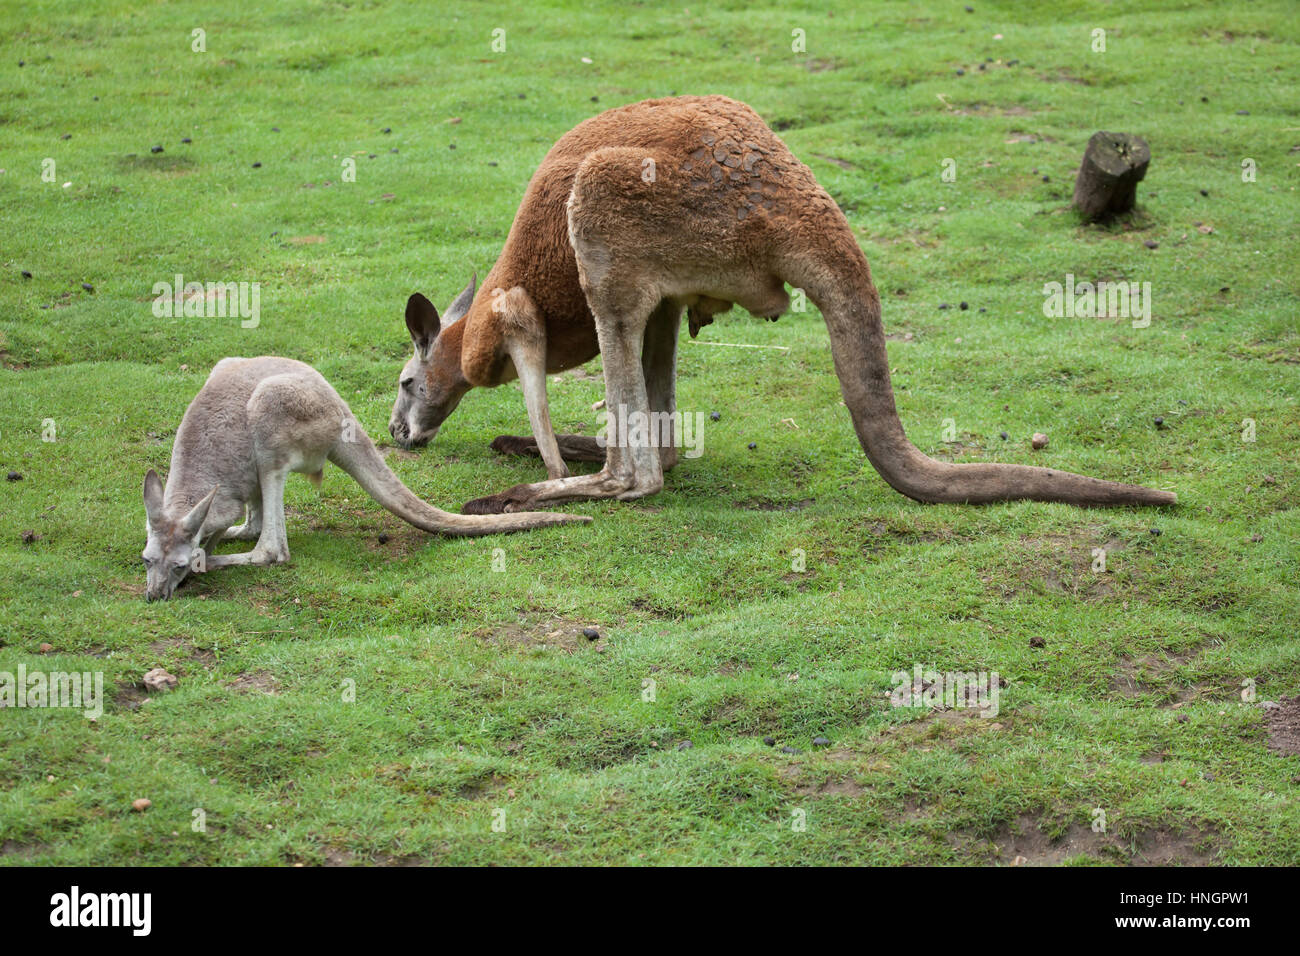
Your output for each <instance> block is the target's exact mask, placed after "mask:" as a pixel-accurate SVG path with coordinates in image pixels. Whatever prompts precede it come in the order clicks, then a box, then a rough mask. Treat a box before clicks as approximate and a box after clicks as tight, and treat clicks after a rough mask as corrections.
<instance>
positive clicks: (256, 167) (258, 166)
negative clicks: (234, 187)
mask: <svg viewBox="0 0 1300 956" xmlns="http://www.w3.org/2000/svg"><path fill="white" fill-rule="evenodd" d="M253 168H254V169H261V168H262V164H261V163H254V164H253Z"/></svg>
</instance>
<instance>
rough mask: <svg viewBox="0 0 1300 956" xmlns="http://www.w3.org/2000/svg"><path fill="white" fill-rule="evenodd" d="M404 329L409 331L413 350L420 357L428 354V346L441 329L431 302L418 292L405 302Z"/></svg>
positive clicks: (436, 311)
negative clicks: (414, 349)
mask: <svg viewBox="0 0 1300 956" xmlns="http://www.w3.org/2000/svg"><path fill="white" fill-rule="evenodd" d="M406 328H407V329H408V330H409V331H410V333H411V341H412V342H414V343H415V348H416V350H417V351H418V352H419V353H420V354H421V355H424V354H427V353H428V351H429V346H430V345H432V344H433V340H434V339H436V338H437V337H438V332H439V331H440V329H441V325H440V324H439V322H438V310H437V309H435V308H434V307H433V303H432V302H430V301H429V300H428V299H426V298H425V297H424V296H422V295H421V294H420V293H418V292H417V293H415V295H413V296H411V297H410V298H409V299H407V300H406Z"/></svg>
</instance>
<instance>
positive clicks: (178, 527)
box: [142, 356, 591, 601]
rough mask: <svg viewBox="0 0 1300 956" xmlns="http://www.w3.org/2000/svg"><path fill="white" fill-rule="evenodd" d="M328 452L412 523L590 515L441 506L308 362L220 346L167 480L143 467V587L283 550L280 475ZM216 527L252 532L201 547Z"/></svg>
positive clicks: (520, 527) (314, 475) (152, 588)
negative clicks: (247, 547) (230, 550)
mask: <svg viewBox="0 0 1300 956" xmlns="http://www.w3.org/2000/svg"><path fill="white" fill-rule="evenodd" d="M327 460H328V461H332V462H333V463H334V464H336V465H338V466H339V467H340V468H342V469H343V470H344V471H346V472H347V473H348V474H349V475H351V476H352V477H353V478H355V479H356V481H357V483H358V484H359V485H361V487H362V488H364V489H365V490H366V492H367V493H368V494H369V495H370V496H371V497H372V498H374V499H375V500H376V501H378V502H379V503H380V504H381V505H383V506H384V507H385V508H387V509H388V510H389V511H391V512H392V513H393V514H395V515H397V517H399V518H401V519H402V520H403V521H405V522H407V523H408V524H412V525H414V526H415V527H417V528H419V529H421V530H422V531H429V532H432V533H436V534H447V535H483V534H495V533H498V532H505V531H524V530H527V529H530V528H540V527H543V526H544V525H553V524H565V523H569V522H588V521H590V520H591V519H590V518H588V517H585V516H581V515H561V514H554V513H548V512H524V513H518V514H512V515H495V516H483V515H459V514H450V513H448V512H446V511H440V510H439V509H437V508H434V507H433V506H432V505H429V504H426V503H425V502H423V501H421V500H420V499H419V498H417V497H416V496H415V495H414V494H412V493H411V491H410V490H409V489H407V487H406V486H405V485H403V484H402V482H401V480H400V479H399V478H398V477H397V476H396V475H394V474H393V472H392V471H391V470H390V469H389V468H388V465H387V464H385V463H384V459H383V458H382V457H380V454H379V452H378V451H377V450H376V449H375V446H374V443H372V442H371V440H370V438H369V437H368V436H367V435H366V433H365V432H364V431H363V430H362V429H361V425H360V423H358V422H357V420H356V417H355V416H354V415H353V414H352V410H351V409H349V408H348V406H347V403H346V402H344V401H343V399H342V398H340V397H339V394H338V392H336V391H334V389H333V388H332V387H331V386H330V384H329V382H327V381H325V379H324V377H323V376H322V375H321V374H320V373H319V372H317V371H316V370H315V369H314V368H312V367H311V366H310V365H305V364H303V363H302V362H295V361H294V360H292V359H286V358H275V357H273V356H264V357H262V358H251V359H246V358H226V359H222V360H221V361H220V362H218V363H217V364H216V366H215V367H214V368H213V369H212V373H211V374H210V375H209V376H208V380H207V382H206V383H204V385H203V388H202V389H200V391H199V394H198V395H197V396H195V398H194V401H192V402H191V403H190V406H189V408H187V409H186V410H185V416H184V418H182V419H181V425H180V428H179V429H177V431H176V442H175V445H174V446H173V448H172V463H171V472H170V474H169V475H168V481H167V486H166V488H164V487H163V483H162V481H161V480H160V479H159V478H158V474H157V473H156V472H155V471H153V469H150V470H149V473H148V474H146V475H145V479H144V507H145V513H146V515H147V517H148V535H149V537H148V541H147V543H146V544H145V549H144V553H143V555H142V557H143V559H144V564H145V598H146V599H147V600H150V601H158V600H166V599H167V598H169V597H171V595H172V593H173V592H174V591H175V590H176V587H177V586H178V585H179V584H180V583H181V581H183V580H184V579H185V577H186V576H187V575H188V574H189V573H190V571H191V570H196V569H197V570H201V571H203V570H209V569H212V568H221V567H228V566H230V565H237V564H257V565H267V564H276V563H279V562H281V561H287V560H289V538H288V535H287V533H286V532H285V526H284V484H285V480H286V479H287V478H288V476H289V472H291V471H297V472H302V473H304V474H306V475H307V476H308V477H309V478H310V479H311V480H312V481H313V482H315V483H316V485H317V486H319V484H320V480H321V472H322V469H323V468H324V466H325V462H326V461H327ZM245 509H247V516H246V517H245ZM241 520H242V521H243V523H242V524H239V525H238V526H236V523H237V522H239V521H241ZM223 539H236V540H244V541H253V540H256V542H257V544H256V545H254V547H253V550H251V551H247V552H244V553H242V554H219V555H214V554H210V553H209V552H210V551H211V549H212V548H213V546H215V545H216V544H217V542H219V541H221V540H223Z"/></svg>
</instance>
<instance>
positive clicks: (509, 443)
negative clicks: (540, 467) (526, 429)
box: [492, 435, 542, 458]
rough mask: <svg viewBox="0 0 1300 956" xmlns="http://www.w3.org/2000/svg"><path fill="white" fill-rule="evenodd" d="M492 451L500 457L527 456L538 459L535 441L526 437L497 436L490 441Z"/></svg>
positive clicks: (539, 453)
mask: <svg viewBox="0 0 1300 956" xmlns="http://www.w3.org/2000/svg"><path fill="white" fill-rule="evenodd" d="M492 450H493V451H494V452H496V453H497V454H500V455H529V456H531V457H533V458H540V457H541V454H542V453H541V451H540V450H538V448H537V439H535V438H532V437H530V436H527V435H498V436H497V437H496V438H494V439H492Z"/></svg>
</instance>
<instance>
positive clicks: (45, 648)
mask: <svg viewBox="0 0 1300 956" xmlns="http://www.w3.org/2000/svg"><path fill="white" fill-rule="evenodd" d="M52 650H54V645H53V644H42V645H41V646H40V652H41V653H42V654H48V653H50V651H52Z"/></svg>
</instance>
